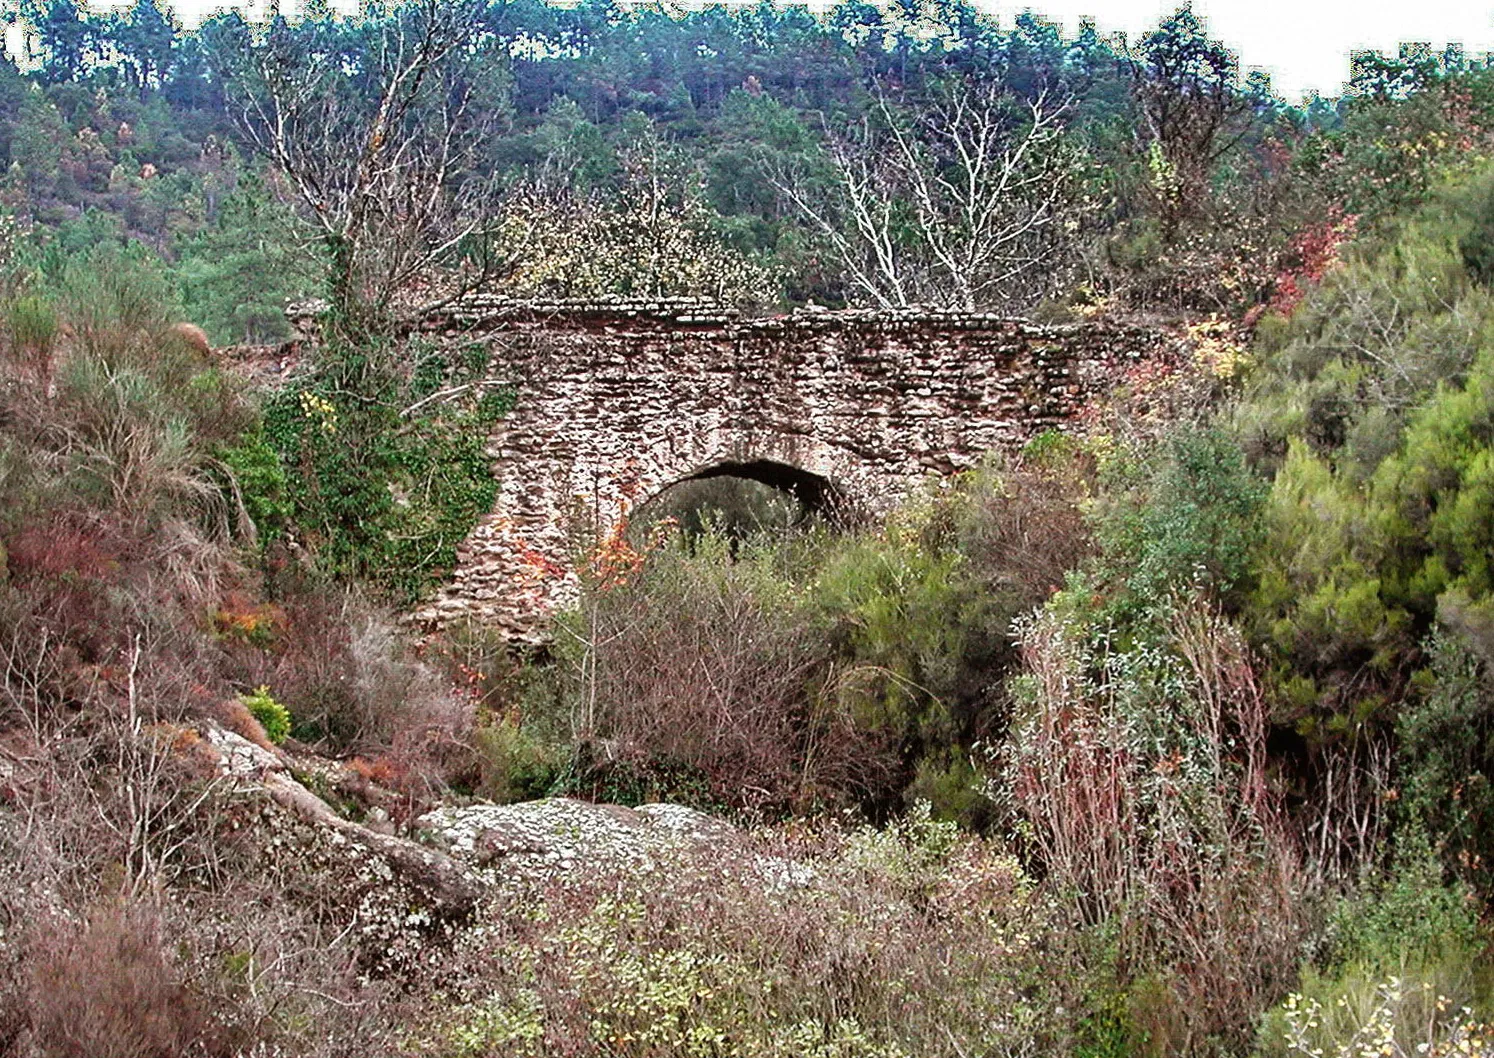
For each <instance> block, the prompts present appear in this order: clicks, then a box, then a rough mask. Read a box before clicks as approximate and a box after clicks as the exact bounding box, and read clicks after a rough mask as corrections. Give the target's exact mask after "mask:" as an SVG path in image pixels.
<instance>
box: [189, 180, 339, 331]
mask: <svg viewBox="0 0 1494 1058" xmlns="http://www.w3.org/2000/svg"><path fill="white" fill-rule="evenodd" d="M294 225H295V221H294V217H292V216H290V215H289V214H288V212H287V211H286V210H285V209H284V207H283V206H281V205H280V204H278V203H277V202H276V201H275V200H274V199H273V198H272V197H271V195H270V194H269V192H268V190H267V189H266V188H265V186H264V184H263V182H262V181H261V180H259V179H257V178H255V177H253V176H248V177H245V178H244V179H242V180H240V182H239V186H238V187H236V188H235V189H234V191H233V192H232V193H231V194H230V195H229V196H228V197H227V198H226V199H225V200H224V201H223V203H222V205H221V207H220V208H219V210H218V214H217V217H216V219H215V220H214V221H213V223H211V224H210V225H208V226H205V227H204V228H203V229H202V230H201V231H200V232H198V233H197V234H196V235H195V236H193V237H192V238H191V239H190V240H189V241H187V242H186V245H185V246H184V247H183V249H182V253H181V259H180V262H179V263H178V265H177V274H178V276H179V278H180V282H181V287H182V301H183V303H184V305H185V306H186V311H187V316H188V318H189V319H191V320H193V321H194V322H196V323H197V324H199V325H200V326H201V327H202V328H203V329H204V330H206V331H207V333H208V335H209V336H210V337H211V338H212V339H213V341H214V343H215V344H224V345H226V344H231V343H236V342H260V343H264V342H274V341H279V340H281V339H284V338H285V337H287V336H288V335H289V333H290V325H289V324H288V323H287V322H286V319H285V306H286V303H287V302H289V301H291V300H292V299H294V298H298V297H306V296H307V295H309V294H311V293H314V292H316V290H317V284H318V280H319V277H320V269H319V268H318V264H319V262H318V261H317V260H316V253H315V251H314V250H312V249H310V248H308V246H307V240H305V239H304V238H298V237H297V235H298V233H297V231H296V230H295V226H294Z"/></svg>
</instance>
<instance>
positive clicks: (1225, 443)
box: [1098, 428, 1266, 612]
mask: <svg viewBox="0 0 1494 1058" xmlns="http://www.w3.org/2000/svg"><path fill="white" fill-rule="evenodd" d="M1107 474H1108V476H1109V480H1107V481H1106V482H1105V484H1106V485H1107V490H1106V491H1107V492H1108V494H1109V499H1108V501H1107V502H1106V503H1105V504H1104V505H1103V506H1102V507H1101V508H1100V512H1099V525H1098V535H1099V538H1100V542H1101V547H1102V551H1103V559H1102V563H1103V565H1104V567H1105V568H1106V569H1107V570H1108V571H1110V573H1111V575H1112V576H1115V577H1116V578H1117V579H1118V580H1119V581H1120V583H1121V584H1123V585H1124V588H1125V596H1124V598H1123V599H1122V600H1121V602H1122V606H1123V607H1125V608H1127V609H1133V610H1137V611H1140V612H1145V611H1147V610H1150V609H1156V608H1158V607H1165V606H1166V604H1167V602H1168V600H1169V599H1170V598H1171V597H1172V596H1173V595H1174V594H1176V593H1178V592H1193V591H1202V592H1206V593H1208V594H1210V595H1212V596H1214V597H1216V598H1219V599H1221V600H1223V601H1225V602H1227V603H1228V602H1234V601H1236V600H1238V598H1239V596H1240V594H1241V593H1242V592H1243V591H1244V590H1245V589H1247V588H1248V587H1249V584H1250V580H1251V578H1252V576H1253V569H1252V560H1253V559H1254V554H1255V549H1256V547H1257V546H1258V545H1259V543H1260V540H1261V524H1260V511H1261V507H1262V504H1263V501H1264V498H1265V491H1266V490H1265V486H1264V485H1263V484H1262V483H1261V482H1260V481H1259V480H1258V479H1257V478H1256V477H1255V476H1254V475H1253V474H1252V473H1251V471H1250V470H1249V468H1248V467H1246V465H1245V462H1244V460H1243V459H1242V458H1241V455H1240V451H1239V448H1238V447H1237V446H1236V445H1234V444H1233V443H1231V441H1230V439H1229V437H1228V435H1227V434H1225V433H1223V432H1222V431H1218V430H1200V429H1196V428H1179V429H1178V430H1176V431H1175V432H1174V433H1173V434H1172V435H1171V436H1170V437H1168V438H1167V439H1166V440H1165V441H1164V442H1163V443H1162V445H1161V451H1159V452H1146V453H1138V454H1137V455H1135V456H1131V457H1118V458H1116V459H1114V460H1112V462H1111V464H1110V466H1109V468H1108V471H1107Z"/></svg>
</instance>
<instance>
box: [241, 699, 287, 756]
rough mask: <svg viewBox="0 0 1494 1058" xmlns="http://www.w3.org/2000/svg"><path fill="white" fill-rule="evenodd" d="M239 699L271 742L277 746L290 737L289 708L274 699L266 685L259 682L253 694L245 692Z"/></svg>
mask: <svg viewBox="0 0 1494 1058" xmlns="http://www.w3.org/2000/svg"><path fill="white" fill-rule="evenodd" d="M240 700H241V701H242V702H243V703H244V705H245V706H246V707H247V708H248V709H249V712H250V714H251V715H252V716H253V717H254V719H256V720H258V721H259V723H260V726H261V727H263V728H264V729H265V737H266V738H268V739H269V740H270V741H271V742H272V743H274V744H275V745H277V746H278V745H280V744H281V743H282V742H284V741H285V740H286V739H287V738H289V737H290V733H291V714H290V710H289V709H287V708H286V707H285V706H284V705H282V704H281V703H280V702H277V701H276V700H275V698H274V696H272V695H271V694H270V688H269V687H268V686H265V685H264V684H261V685H260V686H259V687H256V688H255V689H254V693H253V694H246V695H244V697H243V698H242V699H240Z"/></svg>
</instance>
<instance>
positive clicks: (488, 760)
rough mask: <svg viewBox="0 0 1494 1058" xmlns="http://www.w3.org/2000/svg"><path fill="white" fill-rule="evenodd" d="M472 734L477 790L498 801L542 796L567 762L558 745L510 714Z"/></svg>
mask: <svg viewBox="0 0 1494 1058" xmlns="http://www.w3.org/2000/svg"><path fill="white" fill-rule="evenodd" d="M475 737H476V742H477V750H478V753H479V754H480V756H481V787H480V790H479V792H480V793H481V794H482V796H484V797H486V798H488V799H489V800H492V801H496V802H497V803H499V804H508V803H510V802H513V801H528V800H533V799H534V798H537V797H544V796H546V795H547V794H549V793H550V791H551V790H552V789H553V788H554V787H555V785H556V783H557V782H558V781H559V779H560V778H561V774H562V770H563V769H564V767H565V765H566V763H567V761H566V753H565V750H564V749H563V748H562V747H559V746H556V745H554V744H551V743H549V742H546V741H544V740H542V739H541V738H540V737H539V736H538V735H536V734H535V732H534V729H533V726H532V725H531V726H530V727H525V726H523V725H521V724H520V723H519V721H518V719H517V718H516V717H514V716H512V715H505V716H502V717H498V718H496V719H494V720H493V721H492V722H491V723H488V724H485V725H483V726H481V727H479V728H478V729H477V733H476V736H475ZM609 800H610V798H609Z"/></svg>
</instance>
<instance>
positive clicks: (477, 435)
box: [249, 342, 513, 603]
mask: <svg viewBox="0 0 1494 1058" xmlns="http://www.w3.org/2000/svg"><path fill="white" fill-rule="evenodd" d="M487 368H488V354H487V351H486V350H485V349H484V348H483V347H480V346H474V347H462V348H459V349H455V350H442V349H432V348H426V347H422V346H419V345H418V344H415V343H413V342H412V343H411V344H410V345H408V346H407V347H406V348H404V349H399V350H396V349H393V348H388V347H385V346H382V345H379V344H378V343H376V342H371V343H370V344H367V345H366V346H365V347H360V348H351V347H348V346H346V345H342V344H337V343H333V344H331V345H329V346H328V347H327V348H323V349H321V350H319V351H318V354H317V360H316V362H315V364H314V365H313V370H312V372H311V373H310V374H309V375H308V376H307V377H305V378H304V379H302V380H301V384H300V385H298V386H289V387H286V388H285V389H283V390H281V391H279V392H278V393H277V394H276V395H275V396H273V397H272V398H271V399H270V401H269V402H268V403H267V404H266V406H265V409H264V436H265V440H266V441H267V442H268V444H269V445H271V446H272V447H273V448H274V450H275V451H276V453H277V454H278V456H279V459H280V464H281V466H282V467H284V468H285V481H284V492H283V498H282V494H281V493H280V492H279V491H278V490H279V489H280V486H281V482H280V480H279V479H278V477H276V476H274V475H273V474H268V475H267V476H265V477H264V478H263V480H262V484H263V485H264V486H265V487H266V489H267V491H265V492H256V493H254V494H253V495H252V497H251V499H250V501H249V502H250V505H251V509H253V508H254V507H255V506H258V507H259V508H261V509H268V510H272V511H273V510H279V509H280V505H281V504H284V505H286V506H288V508H289V510H290V512H291V520H292V521H293V523H294V524H295V526H296V527H297V528H298V530H299V531H300V535H301V538H302V539H303V541H304V542H305V543H306V544H307V545H309V548H310V552H311V555H312V557H313V559H314V560H315V562H316V564H317V565H318V567H319V568H320V569H321V570H322V571H323V572H325V573H327V574H330V575H334V576H341V577H357V578H364V579H367V580H369V581H371V582H373V583H375V584H377V585H379V586H380V587H381V588H382V589H384V591H385V592H386V593H387V594H388V595H389V596H391V597H392V598H393V599H394V600H395V601H397V602H400V603H409V602H412V601H414V600H415V599H418V598H419V597H420V596H421V595H422V594H423V593H424V592H426V591H427V590H428V589H429V588H430V587H431V586H432V585H433V584H434V583H435V582H436V581H438V580H439V579H440V577H441V576H442V575H443V574H444V573H445V572H446V571H447V570H449V569H450V568H451V567H452V566H453V565H454V564H455V562H456V549H457V546H458V545H459V544H460V543H461V542H462V540H464V539H465V538H466V536H467V534H468V533H469V532H470V531H471V529H472V527H473V526H474V525H475V524H476V523H477V519H478V518H480V517H481V516H482V515H484V514H486V513H488V511H490V510H491V509H492V505H493V500H494V498H495V497H496V495H497V482H496V480H495V479H494V477H493V473H492V468H491V465H490V459H489V457H488V455H487V451H486V448H487V437H488V434H489V432H490V430H491V428H492V426H493V423H495V422H496V421H497V420H498V418H499V417H500V416H501V415H503V414H504V412H505V411H506V410H507V408H508V407H509V406H510V404H511V403H512V400H513V396H512V394H511V393H509V392H507V391H499V390H496V389H494V388H491V387H485V386H479V385H476V383H478V382H480V381H482V380H483V379H484V377H485V376H486V373H487ZM464 386H465V387H469V388H467V389H465V390H460V389H458V387H464ZM442 389H453V390H458V392H457V394H456V395H455V396H454V398H453V399H452V400H449V401H440V400H437V401H432V402H429V403H426V404H420V402H421V401H423V400H425V399H426V398H428V397H431V396H433V395H434V394H435V393H436V392H437V391H438V390H442ZM417 405H418V408H417ZM411 408H416V411H414V412H410V411H409V409H411ZM261 463H263V460H261Z"/></svg>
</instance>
